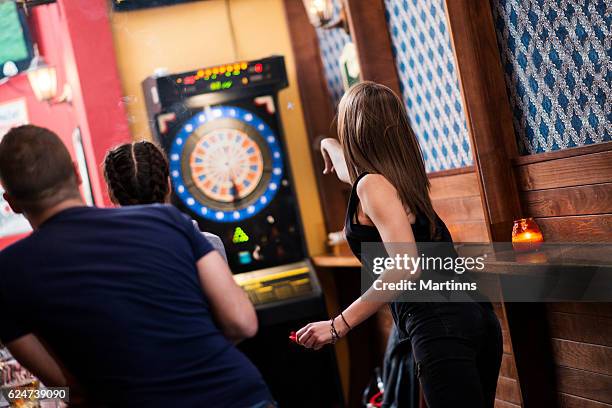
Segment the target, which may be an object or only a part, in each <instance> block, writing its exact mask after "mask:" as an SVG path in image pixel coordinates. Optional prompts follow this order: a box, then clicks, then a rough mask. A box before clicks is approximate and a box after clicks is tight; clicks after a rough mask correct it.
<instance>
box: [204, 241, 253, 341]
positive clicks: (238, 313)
mask: <svg viewBox="0 0 612 408" xmlns="http://www.w3.org/2000/svg"><path fill="white" fill-rule="evenodd" d="M197 268H198V275H199V277H200V286H201V287H202V290H203V291H204V294H205V295H206V298H207V299H208V301H209V302H210V305H211V309H212V313H213V317H214V318H215V321H216V322H217V324H218V325H219V326H220V328H221V331H222V332H223V334H224V335H225V337H227V338H228V339H230V340H232V341H236V342H237V341H240V340H244V339H246V338H248V337H253V336H254V335H255V334H256V333H257V326H258V324H257V315H256V314H255V308H254V307H253V304H252V303H251V301H250V300H249V297H248V296H247V294H246V293H245V291H244V290H243V289H242V288H241V287H240V286H238V284H236V281H234V276H233V275H232V272H231V271H230V269H229V266H227V262H225V260H224V259H223V257H222V256H221V255H220V254H219V253H218V252H217V251H211V252H209V253H208V254H206V255H204V256H203V257H202V258H200V260H199V261H198V262H197Z"/></svg>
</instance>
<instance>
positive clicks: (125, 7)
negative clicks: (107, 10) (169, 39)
mask: <svg viewBox="0 0 612 408" xmlns="http://www.w3.org/2000/svg"><path fill="white" fill-rule="evenodd" d="M112 1H113V8H114V9H115V10H116V11H130V10H138V9H144V8H151V7H161V6H171V5H173V4H180V3H190V2H193V1H201V0H112Z"/></svg>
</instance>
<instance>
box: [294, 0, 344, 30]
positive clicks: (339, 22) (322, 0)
mask: <svg viewBox="0 0 612 408" xmlns="http://www.w3.org/2000/svg"><path fill="white" fill-rule="evenodd" d="M339 1H341V3H342V6H341V8H340V15H339V16H338V18H336V19H334V20H332V19H333V14H334V13H333V12H334V3H333V0H302V2H303V3H304V8H305V9H306V13H307V14H308V18H309V20H310V23H311V24H312V25H313V26H315V27H316V28H322V29H324V30H331V29H333V28H341V29H343V30H344V31H346V33H347V34H348V33H349V27H348V20H347V18H346V11H345V8H344V1H343V0H339Z"/></svg>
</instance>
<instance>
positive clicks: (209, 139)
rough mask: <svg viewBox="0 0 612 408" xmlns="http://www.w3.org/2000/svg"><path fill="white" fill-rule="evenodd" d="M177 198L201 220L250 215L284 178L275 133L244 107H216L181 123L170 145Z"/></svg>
mask: <svg viewBox="0 0 612 408" xmlns="http://www.w3.org/2000/svg"><path fill="white" fill-rule="evenodd" d="M170 173H171V177H172V184H173V187H174V192H175V194H176V196H177V197H178V198H179V199H180V200H181V201H182V202H183V203H184V204H185V205H186V206H187V207H189V208H190V209H191V210H192V211H193V212H195V213H197V214H199V215H201V216H202V217H204V218H207V219H210V220H214V221H218V222H231V221H238V220H242V219H245V218H249V217H251V216H253V215H255V214H257V213H258V212H260V211H261V210H262V209H264V208H265V207H266V206H267V205H268V204H269V203H270V201H271V200H272V199H273V198H274V196H275V194H276V191H277V190H278V188H279V186H280V182H281V179H282V176H283V161H282V156H281V149H280V145H279V142H278V139H277V136H276V135H275V133H274V131H273V130H272V129H271V128H270V127H269V126H268V125H267V123H266V122H264V121H263V120H262V119H261V118H260V117H259V116H257V115H255V114H253V113H252V112H249V111H248V110H246V109H242V108H238V107H233V106H219V107H215V108H210V109H207V110H205V111H203V112H199V113H197V114H196V115H194V116H192V117H191V118H190V119H189V120H187V121H186V122H184V123H183V125H182V127H181V129H180V130H179V132H178V133H177V134H176V136H175V139H174V141H173V143H172V146H171V148H170Z"/></svg>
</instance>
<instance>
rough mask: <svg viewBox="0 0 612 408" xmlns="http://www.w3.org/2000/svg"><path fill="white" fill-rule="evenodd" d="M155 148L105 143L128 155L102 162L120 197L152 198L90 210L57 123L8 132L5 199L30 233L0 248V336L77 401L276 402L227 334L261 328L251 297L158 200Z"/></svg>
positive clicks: (1, 146) (235, 337) (233, 407)
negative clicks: (52, 127)
mask: <svg viewBox="0 0 612 408" xmlns="http://www.w3.org/2000/svg"><path fill="white" fill-rule="evenodd" d="M153 147H155V146H149V145H148V144H146V143H136V144H135V145H134V146H133V148H132V146H131V145H128V147H124V148H123V149H125V150H121V151H116V152H114V153H112V154H111V155H110V156H109V157H111V158H113V157H115V158H120V157H123V156H125V158H127V159H129V158H135V159H136V160H135V161H133V162H130V161H129V160H117V162H116V163H114V166H112V167H109V171H108V172H107V177H108V178H109V179H110V180H113V181H114V180H118V181H122V182H121V183H118V184H117V186H116V187H115V188H114V189H113V192H112V194H113V197H114V198H113V199H114V200H117V202H118V203H119V202H120V201H119V200H124V199H126V200H128V201H123V203H127V204H135V203H136V200H138V201H139V202H148V203H151V204H149V205H126V206H123V207H120V208H96V207H88V206H86V205H85V204H84V201H83V199H82V197H81V194H80V192H79V184H80V177H79V175H78V172H77V170H76V167H75V166H74V163H73V162H72V159H71V157H70V154H69V152H68V150H67V149H66V146H65V145H64V144H63V142H62V141H61V139H60V138H59V137H58V136H57V135H56V134H55V133H53V132H51V131H50V130H48V129H44V128H41V127H37V126H33V125H25V126H20V127H17V128H13V129H11V130H10V131H9V132H8V133H7V134H6V135H5V136H4V137H3V139H2V141H1V142H0V182H1V183H2V187H3V188H4V190H5V193H4V198H5V199H6V201H7V202H8V203H9V205H10V206H11V208H12V209H13V210H14V211H15V212H16V213H20V214H23V215H24V216H25V217H26V219H27V220H28V221H29V223H30V224H31V225H32V228H33V229H34V231H33V232H32V234H30V235H29V236H27V237H26V238H23V239H22V240H20V241H18V242H16V243H14V244H12V245H10V246H9V247H7V248H5V249H4V250H2V251H0V265H1V267H0V311H1V312H2V313H1V316H0V317H1V321H2V324H0V342H2V343H3V344H4V345H6V347H7V348H8V349H9V351H10V352H11V354H12V355H13V356H14V357H15V358H16V359H17V361H19V363H21V365H22V366H24V367H26V368H27V369H28V370H29V371H30V372H32V373H33V374H34V375H35V376H36V377H38V378H39V379H40V380H41V381H42V382H43V383H44V384H45V385H46V386H48V387H69V388H70V399H71V400H70V406H74V407H76V406H83V407H90V408H91V407H98V406H103V407H148V408H166V407H204V406H207V407H228V408H246V407H249V408H269V407H274V406H275V403H274V402H273V398H272V395H271V393H270V391H269V389H268V387H267V385H266V383H265V382H264V380H263V377H262V376H261V374H260V373H259V371H258V370H257V368H256V367H255V366H254V365H253V363H252V362H251V361H249V359H248V358H247V357H246V356H245V355H244V354H242V353H241V352H240V351H239V350H238V349H237V348H236V347H235V345H234V343H235V342H237V341H240V340H242V339H245V338H248V337H252V336H254V335H255V334H256V333H257V329H258V322H257V315H256V314H255V308H254V307H253V304H252V303H251V301H250V300H249V298H248V296H247V295H246V293H245V292H244V290H242V288H241V287H240V286H238V285H237V284H236V282H235V281H234V277H233V275H232V272H231V271H230V270H229V267H228V265H227V263H226V262H225V261H224V260H223V257H222V256H221V255H220V254H219V253H218V252H217V251H215V250H214V248H213V247H212V245H211V244H210V242H209V241H208V240H207V239H206V238H204V236H203V235H202V234H201V233H200V232H199V231H198V230H197V229H196V228H194V225H193V223H192V221H191V220H189V219H188V218H186V217H185V216H184V215H183V214H182V213H181V212H180V211H179V210H178V209H176V208H175V207H173V206H171V205H164V204H155V203H157V202H160V201H162V202H163V201H164V197H166V196H167V195H168V185H167V174H168V173H167V170H166V169H165V167H164V165H163V164H164V160H165V159H164V157H163V155H162V156H159V155H156V153H155V150H154V149H153ZM145 158H146V159H147V160H144V159H145ZM161 181H164V183H162V182H161ZM128 193H129V194H128ZM130 197H131V198H130ZM77 397H78V400H77ZM79 403H81V404H80V405H79Z"/></svg>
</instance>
